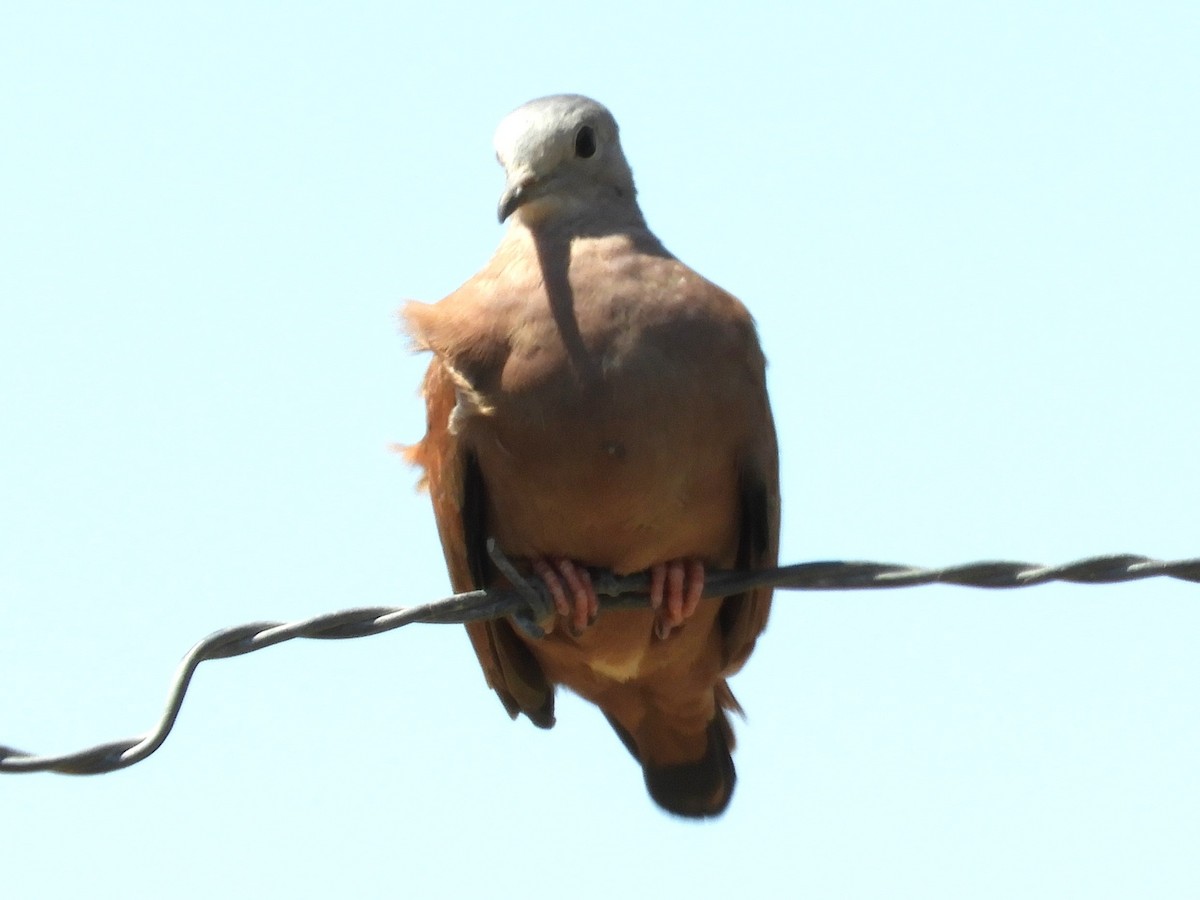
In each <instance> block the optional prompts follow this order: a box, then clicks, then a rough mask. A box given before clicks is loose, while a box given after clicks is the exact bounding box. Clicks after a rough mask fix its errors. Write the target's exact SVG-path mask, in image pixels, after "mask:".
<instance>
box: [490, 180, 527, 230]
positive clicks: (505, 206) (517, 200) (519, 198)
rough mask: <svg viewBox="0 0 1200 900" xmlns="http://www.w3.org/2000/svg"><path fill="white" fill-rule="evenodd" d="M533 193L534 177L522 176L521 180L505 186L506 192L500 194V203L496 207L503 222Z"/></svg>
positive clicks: (497, 213)
mask: <svg viewBox="0 0 1200 900" xmlns="http://www.w3.org/2000/svg"><path fill="white" fill-rule="evenodd" d="M532 194H533V179H532V178H522V179H521V180H520V181H518V182H516V183H514V184H509V185H508V186H506V187H505V188H504V193H503V194H501V195H500V205H499V206H498V207H497V208H496V215H497V217H498V218H499V219H500V221H501V222H503V221H505V220H506V219H507V218H508V217H509V216H511V215H512V214H513V213H514V212H516V211H517V208H518V207H519V206H520V205H521V204H522V203H524V202H525V201H526V200H528V199H529V198H530V197H531V196H532Z"/></svg>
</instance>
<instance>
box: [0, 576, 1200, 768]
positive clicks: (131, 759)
mask: <svg viewBox="0 0 1200 900" xmlns="http://www.w3.org/2000/svg"><path fill="white" fill-rule="evenodd" d="M1158 577H1165V578H1175V579H1179V580H1181V581H1190V582H1194V583H1198V584H1200V558H1197V559H1185V560H1176V561H1174V562H1163V561H1161V560H1156V559H1150V558H1148V557H1145V556H1133V555H1119V556H1096V557H1093V558H1091V559H1085V560H1081V561H1079V562H1074V563H1068V564H1066V565H1062V566H1041V565H1035V564H1032V563H1022V562H978V563H970V564H968V565H963V566H951V567H949V568H945V569H919V568H914V567H912V566H898V565H888V564H884V563H871V562H810V563H800V564H798V565H793V566H785V567H783V568H779V569H764V570H761V571H758V572H712V573H709V574H708V575H707V577H706V578H705V587H704V596H705V597H724V596H728V595H730V594H736V593H740V592H742V591H745V590H747V589H749V588H753V587H766V586H771V587H775V588H783V589H787V590H805V591H829V590H866V589H876V588H896V587H915V586H917V585H923V584H954V585H960V586H964V587H977V588H1018V587H1030V586H1032V585H1035V584H1045V583H1047V582H1050V581H1065V582H1071V583H1073V584H1116V583H1120V582H1125V581H1137V580H1140V579H1143V578H1158ZM593 581H594V583H595V585H596V591H597V593H598V594H600V595H601V597H602V598H604V599H602V601H601V606H602V608H603V609H621V608H626V609H627V608H633V607H645V606H648V605H649V599H648V597H647V589H648V587H649V579H648V577H647V576H646V575H645V574H638V575H626V576H615V575H613V574H612V573H609V572H596V573H594V576H593ZM535 584H536V583H535ZM547 602H548V601H547V599H546V597H545V593H544V591H543V592H541V594H540V598H539V597H531V596H530V593H529V586H528V585H527V586H524V587H523V588H522V589H515V588H503V589H492V590H486V591H471V592H469V593H466V594H456V595H454V596H452V597H447V598H445V599H444V600H435V601H434V602H432V603H425V604H423V605H421V606H410V607H402V606H400V607H397V606H366V607H359V608H356V609H346V610H341V611H340V612H333V613H328V614H326V615H322V616H315V617H313V618H311V619H305V620H303V621H300V622H251V623H249V624H247V625H238V626H235V627H233V628H225V629H223V630H221V631H218V632H215V633H213V634H210V635H209V636H208V637H206V638H205V639H204V640H202V641H200V643H198V644H196V645H195V646H194V647H192V649H191V650H189V651H188V652H187V655H186V656H184V658H183V660H182V661H181V662H180V664H179V668H178V669H177V670H176V671H175V676H174V678H173V679H172V681H171V688H170V692H169V694H168V695H167V705H166V709H165V710H164V711H163V714H162V716H161V717H160V718H159V720H158V723H157V724H156V725H155V726H154V728H153V729H151V730H150V731H148V732H146V733H145V734H143V735H139V736H137V737H133V738H126V739H125V740H118V741H111V742H109V743H107V744H98V745H97V746H95V747H90V748H88V749H86V750H80V751H79V752H77V753H65V754H61V755H59V756H38V755H35V754H32V753H26V752H24V751H21V750H17V749H14V748H12V747H4V746H0V772H59V773H62V774H65V775H98V774H101V773H103V772H113V771H116V770H117V769H124V768H125V767H127V766H132V765H133V764H134V763H138V762H141V761H142V760H143V759H145V758H146V757H148V756H149V755H150V754H151V753H153V752H154V751H155V750H157V749H158V748H159V747H161V746H162V744H163V741H165V740H166V739H167V735H168V734H170V732H171V729H172V727H174V725H175V720H176V718H177V717H178V715H179V710H180V707H181V706H182V705H183V698H184V695H185V694H186V693H187V689H188V685H189V684H190V683H191V680H192V675H193V674H194V673H195V671H196V667H197V666H198V665H200V663H202V662H204V661H205V660H209V659H225V658H227V657H231V656H242V655H244V654H246V653H253V652H254V651H256V650H262V649H263V648H264V647H270V646H272V645H274V644H280V643H283V642H284V641H290V640H293V639H295V638H316V639H321V640H341V639H346V638H359V637H367V636H368V635H373V634H382V633H383V632H385V631H391V630H392V629H395V628H400V627H402V626H404V625H409V624H412V623H413V622H427V623H436V624H448V623H460V624H461V623H465V622H475V621H479V620H483V619H496V618H502V617H504V616H514V617H518V618H522V619H525V620H527V621H528V620H536V619H537V618H538V617H539V616H540V615H542V614H544V612H545V608H546V606H545V605H546V603H547Z"/></svg>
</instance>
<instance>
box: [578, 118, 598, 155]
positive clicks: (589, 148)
mask: <svg viewBox="0 0 1200 900" xmlns="http://www.w3.org/2000/svg"><path fill="white" fill-rule="evenodd" d="M575 155H576V156H578V157H579V158H580V159H591V158H592V157H593V156H595V155H596V132H595V130H594V129H593V128H592V126H591V125H584V126H583V127H582V128H580V129H579V131H578V132H576V134H575Z"/></svg>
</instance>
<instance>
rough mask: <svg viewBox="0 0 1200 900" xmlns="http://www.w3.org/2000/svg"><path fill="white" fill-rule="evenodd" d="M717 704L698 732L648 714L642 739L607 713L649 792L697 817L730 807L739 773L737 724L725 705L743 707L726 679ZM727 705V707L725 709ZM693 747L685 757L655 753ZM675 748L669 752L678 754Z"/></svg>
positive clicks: (670, 806) (676, 809) (665, 804)
mask: <svg viewBox="0 0 1200 900" xmlns="http://www.w3.org/2000/svg"><path fill="white" fill-rule="evenodd" d="M716 697H717V701H718V702H717V704H716V708H715V711H714V715H713V717H712V719H710V720H709V722H708V725H707V727H705V728H704V730H703V731H702V732H700V733H695V732H693V733H691V734H690V735H689V734H686V733H684V732H681V731H680V730H678V729H677V728H675V727H673V723H672V722H670V721H669V720H666V719H663V718H659V719H658V720H657V721H656V720H655V719H654V718H651V717H647V719H646V720H645V721H644V722H643V724H642V727H640V728H639V729H638V731H639V734H638V738H640V740H639V739H635V738H634V736H633V735H631V734H630V733H629V731H628V730H626V729H625V728H624V727H623V726H622V725H621V723H620V722H618V721H617V720H616V719H615V718H614V717H613V716H612V715H609V714H607V713H606V715H607V718H608V721H609V724H611V725H612V727H613V730H614V731H616V733H617V736H618V737H619V738H620V739H621V741H622V742H623V743H624V744H625V746H626V747H627V748H628V749H629V752H630V753H632V754H633V756H634V758H635V759H637V761H638V762H639V763H641V766H642V774H643V776H644V777H645V780H646V790H647V791H649V793H650V797H651V798H652V799H653V800H654V802H655V803H657V804H658V805H659V806H661V807H662V808H663V809H665V810H666V811H667V812H669V813H674V814H675V815H677V816H686V817H688V818H694V819H706V818H711V817H714V816H719V815H721V813H723V812H725V808H726V807H727V806H729V801H730V799H731V798H732V797H733V788H734V785H735V784H736V783H737V772H736V770H735V769H734V766H733V756H732V751H733V747H734V738H733V726H732V725H731V724H730V722H729V717H728V715H726V713H725V709H726V708H728V709H735V710H737V711H738V712H740V711H741V708H740V707H739V706H738V705H737V701H736V700H734V698H733V694H732V693H730V691H729V688H728V687H727V686H726V685H725V683H724V682H721V683H719V684H718V685H717V689H716ZM723 707H724V708H723ZM681 744H685V745H687V746H690V748H691V749H692V750H694V753H695V755H694V756H692V754H690V753H689V754H687V755H686V757H685V758H684V760H683V761H679V760H678V759H675V760H672V761H670V762H665V761H661V760H662V757H663V756H664V754H660V753H656V752H655V750H656V747H657V746H659V745H670V746H671V747H672V748H678V747H680V745H681ZM678 755H679V754H677V753H672V754H671V756H678Z"/></svg>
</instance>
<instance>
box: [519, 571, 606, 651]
mask: <svg viewBox="0 0 1200 900" xmlns="http://www.w3.org/2000/svg"><path fill="white" fill-rule="evenodd" d="M532 566H533V572H534V574H535V575H537V576H538V577H539V578H540V579H542V582H543V583H544V584H545V585H546V590H548V591H549V592H550V597H551V599H552V600H553V601H554V611H555V612H557V613H558V616H559V619H561V620H563V621H565V622H566V623H567V629H568V630H569V631H570V632H571V634H572V635H574V636H575V637H578V636H579V635H581V634H583V631H584V629H585V628H587V627H588V626H589V625H591V624H592V623H593V622H595V621H596V616H598V615H599V614H600V598H599V597H598V596H597V594H596V587H595V585H593V584H592V576H591V575H590V574H588V570H587V569H585V568H584V567H583V566H581V565H578V564H577V563H574V562H572V561H571V560H569V559H535V560H533V562H532ZM556 624H557V623H556V622H552V623H551V625H550V627H548V628H547V629H546V630H547V631H553V630H554V627H555V625H556Z"/></svg>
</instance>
